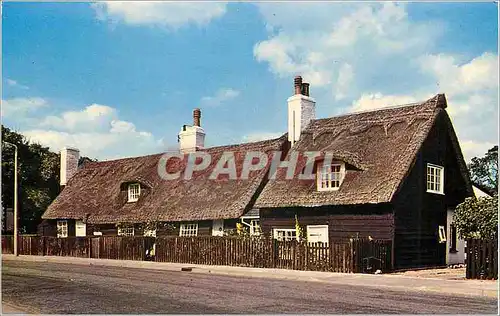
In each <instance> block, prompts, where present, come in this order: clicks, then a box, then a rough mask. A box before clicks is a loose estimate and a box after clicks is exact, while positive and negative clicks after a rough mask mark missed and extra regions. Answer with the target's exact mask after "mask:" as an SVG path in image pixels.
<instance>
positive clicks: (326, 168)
mask: <svg viewBox="0 0 500 316" xmlns="http://www.w3.org/2000/svg"><path fill="white" fill-rule="evenodd" d="M317 175H318V176H317V187H318V191H335V190H338V189H339V188H340V185H341V184H342V181H343V180H344V175H345V164H344V163H341V162H335V163H332V164H328V165H323V164H320V165H318V172H317Z"/></svg>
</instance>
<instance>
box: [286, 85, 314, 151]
mask: <svg viewBox="0 0 500 316" xmlns="http://www.w3.org/2000/svg"><path fill="white" fill-rule="evenodd" d="M294 88H295V95H293V96H291V97H290V98H288V100H287V101H288V140H289V141H290V142H291V143H292V145H293V144H294V143H295V142H296V141H298V140H299V139H300V134H301V132H302V131H303V130H304V129H305V128H306V127H307V125H309V123H310V122H311V121H312V120H314V119H315V118H316V100H314V99H313V98H311V97H310V96H309V84H308V83H305V82H304V83H303V82H302V77H300V76H297V77H295V79H294Z"/></svg>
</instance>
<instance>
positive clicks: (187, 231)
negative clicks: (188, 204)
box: [179, 224, 198, 237]
mask: <svg viewBox="0 0 500 316" xmlns="http://www.w3.org/2000/svg"><path fill="white" fill-rule="evenodd" d="M197 235H198V224H181V229H180V231H179V236H184V237H192V236H197Z"/></svg>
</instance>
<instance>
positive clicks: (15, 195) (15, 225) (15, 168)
mask: <svg viewBox="0 0 500 316" xmlns="http://www.w3.org/2000/svg"><path fill="white" fill-rule="evenodd" d="M4 143H5V144H6V145H10V146H12V147H14V149H15V151H14V255H15V256H18V255H19V253H18V252H17V249H18V248H17V239H18V232H17V218H18V214H17V146H16V145H15V144H12V143H9V142H4Z"/></svg>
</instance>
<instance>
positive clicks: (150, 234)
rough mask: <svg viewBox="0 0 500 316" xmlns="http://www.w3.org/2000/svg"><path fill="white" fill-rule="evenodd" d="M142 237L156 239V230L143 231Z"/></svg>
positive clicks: (147, 229)
mask: <svg viewBox="0 0 500 316" xmlns="http://www.w3.org/2000/svg"><path fill="white" fill-rule="evenodd" d="M144 237H156V229H149V228H146V229H144Z"/></svg>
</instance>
